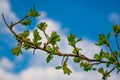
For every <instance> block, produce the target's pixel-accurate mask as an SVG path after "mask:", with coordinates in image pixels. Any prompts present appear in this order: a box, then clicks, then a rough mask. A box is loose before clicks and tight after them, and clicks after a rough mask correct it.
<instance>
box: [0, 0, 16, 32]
mask: <svg viewBox="0 0 120 80" xmlns="http://www.w3.org/2000/svg"><path fill="white" fill-rule="evenodd" d="M2 14H4V15H5V17H6V20H7V22H8V23H9V24H10V23H11V21H16V20H18V18H17V16H16V14H15V13H14V12H13V11H12V10H11V5H10V2H9V0H0V15H2ZM0 23H1V25H0V27H1V29H2V30H1V32H2V34H3V33H4V34H8V33H9V32H10V31H8V29H7V27H6V26H5V24H4V22H3V19H2V17H0Z"/></svg>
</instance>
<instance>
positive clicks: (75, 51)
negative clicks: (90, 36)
mask: <svg viewBox="0 0 120 80" xmlns="http://www.w3.org/2000/svg"><path fill="white" fill-rule="evenodd" d="M79 50H80V48H76V49H73V51H72V52H73V53H74V54H78V53H79Z"/></svg>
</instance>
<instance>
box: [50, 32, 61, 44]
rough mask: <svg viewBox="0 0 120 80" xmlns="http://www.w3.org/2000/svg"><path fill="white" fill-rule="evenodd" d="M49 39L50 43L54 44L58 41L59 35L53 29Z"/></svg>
mask: <svg viewBox="0 0 120 80" xmlns="http://www.w3.org/2000/svg"><path fill="white" fill-rule="evenodd" d="M49 40H50V43H51V44H53V45H55V44H56V43H57V42H58V41H60V36H59V35H58V34H57V32H55V31H53V32H52V34H51V36H50V38H49Z"/></svg>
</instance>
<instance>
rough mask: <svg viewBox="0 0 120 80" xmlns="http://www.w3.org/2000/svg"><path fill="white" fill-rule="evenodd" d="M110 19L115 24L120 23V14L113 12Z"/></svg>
mask: <svg viewBox="0 0 120 80" xmlns="http://www.w3.org/2000/svg"><path fill="white" fill-rule="evenodd" d="M109 21H110V22H112V23H114V24H120V14H118V13H115V12H113V13H111V14H110V15H109Z"/></svg>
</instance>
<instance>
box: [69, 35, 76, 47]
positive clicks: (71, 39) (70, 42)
mask: <svg viewBox="0 0 120 80" xmlns="http://www.w3.org/2000/svg"><path fill="white" fill-rule="evenodd" d="M67 39H68V42H69V43H68V44H69V45H71V46H75V44H76V41H75V34H70V35H69V36H68V38H67Z"/></svg>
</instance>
